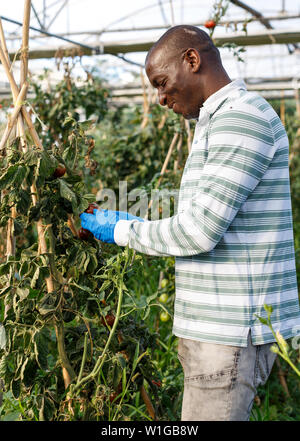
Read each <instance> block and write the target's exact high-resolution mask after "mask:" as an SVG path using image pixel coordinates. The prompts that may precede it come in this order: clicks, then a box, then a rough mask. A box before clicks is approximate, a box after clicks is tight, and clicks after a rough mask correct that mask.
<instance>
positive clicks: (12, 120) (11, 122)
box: [0, 83, 28, 151]
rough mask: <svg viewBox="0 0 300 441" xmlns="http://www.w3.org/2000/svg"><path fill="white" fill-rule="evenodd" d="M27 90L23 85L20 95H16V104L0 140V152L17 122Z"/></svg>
mask: <svg viewBox="0 0 300 441" xmlns="http://www.w3.org/2000/svg"><path fill="white" fill-rule="evenodd" d="M27 89H28V84H27V83H24V84H23V86H22V88H21V91H20V93H19V95H18V97H17V99H16V104H15V108H14V111H13V113H12V114H11V117H10V118H9V120H8V123H7V126H6V129H5V131H4V133H3V136H2V139H1V142H0V151H1V150H2V149H4V147H5V145H6V143H7V140H8V138H9V135H10V134H11V131H12V129H13V127H14V126H15V123H16V120H17V118H18V116H19V113H20V110H21V108H22V106H23V101H24V99H25V96H26V93H27Z"/></svg>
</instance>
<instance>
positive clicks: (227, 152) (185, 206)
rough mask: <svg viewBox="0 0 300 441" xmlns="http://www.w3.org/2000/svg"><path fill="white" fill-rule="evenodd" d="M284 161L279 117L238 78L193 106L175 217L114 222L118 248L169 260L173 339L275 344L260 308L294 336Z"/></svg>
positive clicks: (299, 320)
mask: <svg viewBox="0 0 300 441" xmlns="http://www.w3.org/2000/svg"><path fill="white" fill-rule="evenodd" d="M288 161H289V143H288V138H287V135H286V132H285V130H284V127H283V125H282V123H281V121H280V119H279V117H278V115H277V114H276V112H275V111H274V110H273V108H272V107H271V106H270V105H269V104H268V103H267V102H266V100H265V99H264V98H262V97H261V96H260V95H258V94H257V93H254V92H249V91H247V89H246V86H245V83H244V82H243V81H242V80H235V81H233V82H231V83H229V84H228V85H226V86H225V87H223V88H222V89H220V90H218V91H217V92H216V93H214V94H213V95H211V96H210V97H209V98H208V99H207V100H206V101H205V103H204V104H203V106H202V107H201V109H200V116H199V119H198V121H197V124H196V127H195V132H194V139H193V144H192V149H191V152H190V154H189V156H188V159H187V161H186V164H185V168H184V172H183V176H182V180H181V185H180V191H179V202H178V211H177V213H176V214H175V215H174V216H172V217H169V218H166V219H162V220H157V221H146V222H143V223H142V222H138V221H119V222H118V223H117V225H116V228H115V241H116V243H118V244H119V245H127V244H128V245H129V247H130V248H134V249H135V250H137V251H139V252H142V253H146V254H149V255H156V256H170V255H171V256H176V259H175V282H176V294H175V305H174V322H173V333H174V334H175V335H176V336H178V337H182V338H188V339H192V340H199V341H204V342H211V343H217V344H224V345H236V346H247V336H248V333H249V330H251V338H252V343H253V344H254V345H258V344H264V343H269V342H273V341H275V339H274V337H273V335H272V333H271V331H270V329H269V328H268V327H267V326H266V325H263V324H261V323H260V321H259V320H258V318H257V315H258V316H261V317H266V312H265V310H264V304H267V305H272V307H273V313H272V315H271V320H272V323H273V327H274V330H275V331H277V330H278V331H279V332H280V333H281V334H282V335H283V337H284V338H289V337H292V336H293V335H295V334H296V332H297V330H298V333H299V329H300V313H299V300H298V290H297V279H296V269H295V252H294V238H293V224H292V210H291V197H290V182H289V162H288Z"/></svg>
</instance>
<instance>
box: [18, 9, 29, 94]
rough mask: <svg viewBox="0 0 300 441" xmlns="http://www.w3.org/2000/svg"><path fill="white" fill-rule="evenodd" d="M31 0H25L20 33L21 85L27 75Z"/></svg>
mask: <svg viewBox="0 0 300 441" xmlns="http://www.w3.org/2000/svg"><path fill="white" fill-rule="evenodd" d="M30 11H31V0H25V5H24V18H23V33H22V51H21V74H20V83H21V86H22V85H23V84H24V83H25V81H26V78H27V75H28V49H29V25H30Z"/></svg>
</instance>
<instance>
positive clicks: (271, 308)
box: [264, 304, 273, 315]
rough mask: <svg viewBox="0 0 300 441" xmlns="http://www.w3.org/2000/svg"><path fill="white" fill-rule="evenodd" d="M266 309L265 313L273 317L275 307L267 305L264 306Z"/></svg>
mask: <svg viewBox="0 0 300 441" xmlns="http://www.w3.org/2000/svg"><path fill="white" fill-rule="evenodd" d="M264 308H265V311H266V312H267V313H268V315H271V314H272V312H273V307H272V306H271V305H266V304H264Z"/></svg>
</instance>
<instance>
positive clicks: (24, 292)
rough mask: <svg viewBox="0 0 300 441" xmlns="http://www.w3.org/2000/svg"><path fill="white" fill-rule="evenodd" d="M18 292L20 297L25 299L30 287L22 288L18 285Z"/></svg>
mask: <svg viewBox="0 0 300 441" xmlns="http://www.w3.org/2000/svg"><path fill="white" fill-rule="evenodd" d="M17 294H18V296H19V297H20V300H24V299H26V298H27V297H28V294H29V288H20V287H19V286H18V287H17Z"/></svg>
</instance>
